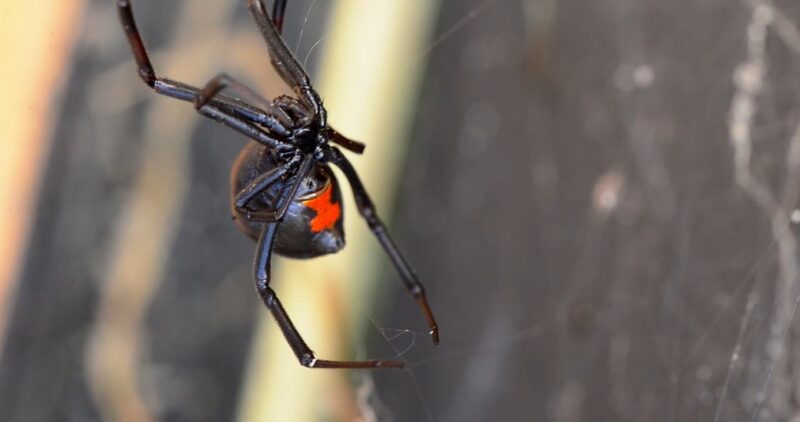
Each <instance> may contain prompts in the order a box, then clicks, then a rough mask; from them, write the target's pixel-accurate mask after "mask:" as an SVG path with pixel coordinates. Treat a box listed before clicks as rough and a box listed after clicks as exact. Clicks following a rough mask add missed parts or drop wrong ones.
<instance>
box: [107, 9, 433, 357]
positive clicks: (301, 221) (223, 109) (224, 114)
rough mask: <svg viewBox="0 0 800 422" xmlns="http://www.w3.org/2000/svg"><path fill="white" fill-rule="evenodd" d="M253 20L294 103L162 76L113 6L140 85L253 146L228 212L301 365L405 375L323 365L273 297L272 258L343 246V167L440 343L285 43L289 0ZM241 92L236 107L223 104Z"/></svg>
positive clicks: (234, 181) (129, 15) (241, 88)
mask: <svg viewBox="0 0 800 422" xmlns="http://www.w3.org/2000/svg"><path fill="white" fill-rule="evenodd" d="M248 6H249V9H250V13H251V15H252V16H253V19H254V20H255V23H256V26H257V27H258V29H259V31H260V32H261V35H262V37H263V38H264V41H265V42H266V44H267V49H268V51H269V55H270V60H271V62H272V65H273V67H274V68H275V70H276V71H277V72H278V74H279V75H280V76H281V78H282V79H283V80H284V81H285V82H286V83H287V84H288V85H289V86H290V87H291V88H292V90H293V91H294V93H295V97H288V96H281V97H278V98H275V99H273V100H272V101H268V100H267V99H265V98H263V97H261V96H260V95H259V94H258V93H256V92H255V91H253V90H252V89H250V88H249V87H247V86H246V85H244V84H242V83H240V82H238V81H236V80H235V79H233V78H231V77H229V76H227V75H225V74H220V75H218V76H216V77H214V78H213V79H211V80H210V81H208V82H207V83H206V84H205V85H204V86H203V88H201V89H198V88H196V87H193V86H191V85H187V84H184V83H181V82H176V81H173V80H171V79H168V78H164V77H160V76H157V75H156V72H155V69H154V68H153V65H152V64H151V63H150V56H149V55H148V54H147V50H146V49H145V47H144V42H143V41H142V38H141V34H140V33H139V30H138V29H137V28H136V22H135V19H134V17H133V11H132V10H131V5H130V1H129V0H117V8H118V10H119V16H120V21H121V22H122V27H123V29H124V30H125V34H126V35H127V37H128V42H129V44H130V46H131V51H132V52H133V56H134V58H135V59H136V63H137V65H138V67H139V77H140V78H141V79H142V80H143V81H144V82H145V83H146V84H147V85H148V86H149V87H150V88H152V89H153V90H154V91H155V92H157V93H159V94H162V95H166V96H169V97H172V98H176V99H179V100H183V101H189V102H192V103H193V104H194V107H195V109H196V110H197V112H198V113H200V114H201V115H203V116H205V117H208V118H209V119H213V120H215V121H217V122H219V123H222V124H223V125H225V126H228V127H230V128H231V129H234V130H236V131H237V132H239V133H241V134H243V135H245V136H247V137H248V138H249V139H251V140H252V141H253V142H251V143H250V144H248V145H247V146H245V148H244V149H243V150H242V153H241V154H240V155H239V158H238V160H237V162H236V164H235V165H234V168H233V171H232V174H231V185H232V195H231V207H232V210H233V215H234V219H235V220H236V222H237V224H238V226H239V228H240V229H241V230H242V231H243V232H244V233H245V234H247V235H248V236H250V237H251V238H253V239H256V240H257V246H256V255H255V259H254V263H253V278H254V279H255V284H256V289H257V290H258V293H259V295H260V296H261V299H262V301H263V302H264V304H265V305H266V306H267V308H268V309H269V310H270V312H271V313H272V316H273V317H274V318H275V321H276V322H277V323H278V327H279V328H280V329H281V332H282V333H283V335H284V337H285V338H286V341H287V342H288V343H289V346H291V348H292V351H293V352H294V354H295V356H297V359H298V360H299V361H300V363H301V364H302V365H304V366H307V367H310V368H403V367H405V362H403V361H399V360H365V361H332V360H322V359H317V358H316V357H315V356H314V353H313V352H312V351H311V349H310V348H309V347H308V345H306V343H305V341H303V338H302V337H301V336H300V333H298V332H297V329H296V328H295V326H294V324H293V323H292V321H291V319H290V318H289V315H288V314H287V313H286V310H285V309H284V308H283V306H282V305H281V302H280V300H279V299H278V296H277V295H276V294H275V291H273V290H272V288H271V287H270V280H271V271H270V263H271V258H272V251H273V250H274V251H275V252H277V253H281V254H284V255H286V256H290V257H296V258H311V257H314V256H319V255H323V254H326V253H332V252H336V251H338V250H339V249H341V248H342V247H343V246H344V234H343V233H342V216H343V213H342V207H341V194H340V193H339V189H338V184H337V183H336V179H335V177H334V176H333V173H331V171H330V169H329V168H328V164H332V165H334V166H336V167H338V168H339V169H340V170H341V171H342V173H344V175H345V177H346V178H347V181H348V183H350V186H351V187H352V190H353V197H354V199H355V202H356V206H357V208H358V211H359V214H361V216H362V217H363V218H364V220H365V221H366V223H367V226H368V227H369V229H370V231H372V233H373V234H374V235H375V237H376V238H377V239H378V241H379V242H380V244H381V246H382V247H383V249H384V251H385V252H386V254H387V255H388V257H389V259H390V260H391V262H392V264H393V265H394V267H395V269H396V270H397V272H398V275H399V276H400V279H401V281H402V282H403V284H404V285H405V287H406V289H407V290H408V292H409V293H410V294H411V296H412V297H413V298H414V299H415V300H416V301H417V304H418V305H419V306H420V309H421V310H422V313H423V315H424V316H425V319H426V321H427V323H428V327H429V328H430V334H431V338H432V339H433V342H434V343H435V344H438V343H439V329H438V326H437V324H436V320H435V318H434V317H433V312H432V311H431V309H430V306H429V305H428V300H427V297H426V295H425V289H424V288H423V287H422V284H421V283H420V282H419V279H418V278H417V276H416V274H414V271H413V270H412V269H411V266H410V265H409V264H408V262H407V261H406V260H405V258H404V257H403V255H402V254H401V253H400V250H399V249H398V248H397V246H396V245H395V244H394V241H393V240H392V238H391V236H390V235H389V232H388V230H387V229H386V226H385V225H384V224H383V222H382V221H381V220H380V218H379V217H378V213H377V211H376V210H375V206H374V205H373V203H372V200H371V199H370V198H369V195H368V194H367V191H366V189H364V185H363V183H362V182H361V179H360V178H359V177H358V174H357V173H356V171H355V169H354V168H353V166H352V165H351V164H350V161H349V160H348V159H347V158H346V157H345V156H344V155H343V154H342V153H341V151H339V149H338V148H336V147H335V146H333V145H331V143H334V144H337V145H339V146H341V147H343V148H346V149H348V150H350V151H353V152H355V153H361V152H363V151H364V145H363V144H361V143H360V142H356V141H353V140H351V139H348V138H347V137H345V136H342V135H341V134H339V133H338V132H337V131H336V130H334V129H333V128H331V127H330V126H329V125H328V121H327V112H326V110H325V107H324V106H323V105H322V100H321V99H320V97H319V95H318V94H317V92H316V91H315V90H314V88H313V87H312V86H311V81H310V79H309V77H308V74H307V73H306V72H305V70H304V69H303V67H302V66H300V64H299V63H298V62H297V59H296V58H295V57H294V55H293V54H292V52H291V51H290V50H289V48H287V47H286V44H285V43H284V41H283V38H281V26H282V22H283V15H284V11H285V10H286V0H275V2H274V4H273V12H272V17H270V16H269V15H268V14H267V12H266V7H265V6H264V4H263V1H262V0H248ZM224 90H231V91H235V94H236V98H233V97H230V96H226V95H223V94H222V91H224Z"/></svg>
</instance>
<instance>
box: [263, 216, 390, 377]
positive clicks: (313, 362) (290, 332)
mask: <svg viewBox="0 0 800 422" xmlns="http://www.w3.org/2000/svg"><path fill="white" fill-rule="evenodd" d="M278 224H280V223H278V222H273V223H266V224H264V227H263V228H262V229H261V234H260V236H259V239H258V247H257V248H256V257H255V262H254V263H253V270H254V277H255V282H256V289H258V293H259V295H260V296H261V300H263V301H264V304H265V305H266V306H267V309H269V311H270V313H272V316H273V318H275V322H277V323H278V327H280V329H281V332H282V333H283V336H284V337H285V338H286V341H287V342H288V343H289V346H290V347H291V348H292V351H293V352H294V354H295V356H297V360H299V361H300V364H301V365H303V366H306V367H309V368H363V369H371V368H395V369H403V368H405V363H404V362H402V361H399V360H363V361H336V360H323V359H317V358H316V356H314V352H312V351H311V349H310V348H309V347H308V345H307V344H306V342H305V341H304V340H303V337H302V336H300V333H299V332H297V328H295V326H294V324H293V323H292V320H291V319H290V318H289V315H288V314H287V313H286V309H284V308H283V305H282V304H281V301H280V300H279V299H278V296H277V295H276V294H275V291H273V290H272V288H271V287H270V286H269V283H270V274H271V271H270V270H271V268H270V261H271V257H272V247H273V243H274V240H275V232H276V231H277V228H278Z"/></svg>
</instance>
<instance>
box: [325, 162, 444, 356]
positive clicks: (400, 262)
mask: <svg viewBox="0 0 800 422" xmlns="http://www.w3.org/2000/svg"><path fill="white" fill-rule="evenodd" d="M327 158H328V160H329V161H330V162H332V163H333V164H335V165H336V166H337V167H339V168H340V169H341V170H342V172H343V173H344V175H345V176H346V177H347V181H348V182H349V183H350V186H351V187H352V188H353V196H354V197H355V200H356V205H357V206H358V212H359V213H360V214H361V216H362V217H364V220H366V221H367V225H368V226H369V229H370V230H371V231H372V233H373V234H374V235H375V237H377V238H378V241H379V242H380V244H381V246H382V247H383V250H384V251H386V254H387V255H388V256H389V259H390V260H391V261H392V264H393V265H394V268H395V270H397V273H398V274H399V275H400V279H401V280H402V281H403V284H404V285H405V286H406V290H408V292H409V293H410V294H411V296H412V297H413V298H414V300H416V301H417V304H419V306H420V309H422V314H423V315H424V316H425V320H426V321H427V322H428V327H429V328H430V334H431V339H432V340H433V343H434V344H437V345H438V344H439V326H438V324H437V323H436V318H434V316H433V311H431V307H430V305H428V299H427V296H426V295H425V289H424V288H423V287H422V283H420V282H419V279H418V278H417V275H416V274H414V270H413V269H411V265H409V264H408V261H406V260H405V258H404V257H403V254H402V253H400V249H398V248H397V245H395V243H394V240H392V237H391V236H390V235H389V231H388V230H387V229H386V226H385V225H384V224H383V222H382V221H381V220H380V218H379V217H378V213H377V211H376V210H375V205H374V204H373V203H372V200H371V199H370V198H369V195H368V194H367V190H366V189H364V184H363V183H361V179H360V178H359V177H358V173H356V170H355V169H354V168H353V165H352V164H350V161H348V160H347V158H345V157H344V155H342V153H341V152H340V151H339V150H338V149H336V148H334V147H331V148H329V154H328V157H327Z"/></svg>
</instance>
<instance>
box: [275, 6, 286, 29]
mask: <svg viewBox="0 0 800 422" xmlns="http://www.w3.org/2000/svg"><path fill="white" fill-rule="evenodd" d="M285 12H286V0H275V3H274V4H273V5H272V23H273V24H275V28H276V29H277V30H278V33H279V34H280V33H281V32H283V14H284V13H285Z"/></svg>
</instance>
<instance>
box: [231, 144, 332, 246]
mask: <svg viewBox="0 0 800 422" xmlns="http://www.w3.org/2000/svg"><path fill="white" fill-rule="evenodd" d="M277 165H278V162H277V158H276V157H275V156H274V155H273V154H271V153H270V152H269V150H268V149H267V148H266V147H264V146H263V145H260V144H257V143H254V142H253V143H250V144H248V145H247V146H245V147H244V148H243V149H242V152H241V153H239V157H237V159H236V162H235V164H234V165H233V169H232V171H231V209H232V212H233V218H234V220H235V221H236V224H237V226H238V227H239V229H240V230H241V231H242V232H244V233H245V234H246V235H248V236H249V237H251V238H253V239H258V235H259V233H260V231H261V227H262V225H263V224H264V223H260V222H253V221H250V220H248V218H247V216H246V215H245V214H244V213H242V212H240V211H239V210H238V209H236V207H235V205H234V202H235V200H234V198H235V197H236V195H237V194H238V193H239V192H240V191H241V190H242V189H243V188H244V187H245V186H248V185H249V184H251V183H252V182H253V180H255V179H256V178H257V177H258V176H259V175H261V174H264V173H266V172H268V171H270V170H272V169H274V168H275V167H276V166H277ZM289 180H290V178H286V179H285V180H281V181H278V182H277V183H275V184H274V185H272V186H271V187H270V188H268V189H267V190H266V191H265V192H264V193H262V194H261V195H258V196H257V197H255V198H254V199H253V200H252V201H251V202H250V203H249V204H248V205H247V209H248V210H249V211H251V212H258V211H268V210H272V209H274V208H275V202H276V198H277V197H278V196H279V195H280V193H281V192H282V191H283V189H284V188H285V187H286V186H287V185H288V183H289ZM342 218H343V209H342V198H341V193H340V191H339V186H338V183H337V182H336V178H335V177H334V175H333V173H332V172H331V170H330V169H329V168H328V166H326V165H323V164H315V165H314V166H313V167H312V170H311V172H310V174H309V175H308V176H307V177H306V178H305V179H303V180H302V181H301V182H300V186H299V187H298V189H297V194H296V195H295V197H294V198H293V199H292V201H291V203H290V204H289V207H288V209H287V210H286V214H285V215H284V217H283V219H282V220H281V221H280V222H279V223H278V230H277V233H276V234H275V245H274V250H275V252H276V253H278V254H281V255H284V256H288V257H291V258H313V257H315V256H320V255H325V254H329V253H334V252H337V251H339V250H340V249H342V248H343V247H344V243H345V242H344V229H343V227H342Z"/></svg>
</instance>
